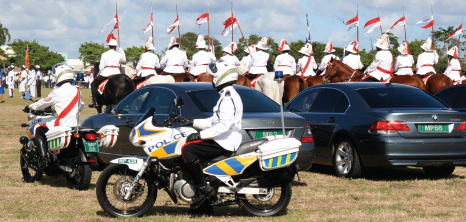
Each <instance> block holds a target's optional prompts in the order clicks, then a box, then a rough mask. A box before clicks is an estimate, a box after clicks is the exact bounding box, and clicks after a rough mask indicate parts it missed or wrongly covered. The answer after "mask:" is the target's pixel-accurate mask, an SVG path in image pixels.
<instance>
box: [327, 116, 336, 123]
mask: <svg viewBox="0 0 466 222" xmlns="http://www.w3.org/2000/svg"><path fill="white" fill-rule="evenodd" d="M334 122H335V117H330V118H328V120H327V123H334Z"/></svg>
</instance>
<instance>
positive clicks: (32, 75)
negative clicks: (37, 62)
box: [27, 70, 36, 97]
mask: <svg viewBox="0 0 466 222" xmlns="http://www.w3.org/2000/svg"><path fill="white" fill-rule="evenodd" d="M27 85H28V87H29V92H30V93H31V97H36V71H34V70H32V71H30V72H29V74H28V83H27Z"/></svg>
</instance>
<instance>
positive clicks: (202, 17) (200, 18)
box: [196, 13, 209, 25]
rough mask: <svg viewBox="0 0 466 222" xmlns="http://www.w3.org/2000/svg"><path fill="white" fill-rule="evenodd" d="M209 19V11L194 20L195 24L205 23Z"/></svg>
mask: <svg viewBox="0 0 466 222" xmlns="http://www.w3.org/2000/svg"><path fill="white" fill-rule="evenodd" d="M208 21H209V13H204V14H202V15H201V16H199V18H197V20H196V24H198V25H201V24H202V23H206V22H208Z"/></svg>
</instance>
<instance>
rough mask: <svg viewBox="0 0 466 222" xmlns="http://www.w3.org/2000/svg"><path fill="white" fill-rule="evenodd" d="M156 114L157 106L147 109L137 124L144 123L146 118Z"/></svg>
mask: <svg viewBox="0 0 466 222" xmlns="http://www.w3.org/2000/svg"><path fill="white" fill-rule="evenodd" d="M154 114H155V108H153V107H152V108H150V109H149V110H147V112H146V113H145V114H144V115H143V116H142V117H141V118H140V119H139V120H138V122H137V123H136V124H135V126H137V125H139V123H142V122H143V121H144V120H146V119H147V118H149V117H151V116H153V115H154ZM154 125H155V124H154Z"/></svg>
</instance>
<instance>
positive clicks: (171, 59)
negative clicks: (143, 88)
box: [160, 47, 188, 73]
mask: <svg viewBox="0 0 466 222" xmlns="http://www.w3.org/2000/svg"><path fill="white" fill-rule="evenodd" d="M160 65H161V67H162V68H163V71H164V72H167V73H185V71H184V69H185V68H187V67H188V57H187V56H186V52H185V51H181V50H180V49H179V48H177V47H173V48H172V49H170V50H168V51H166V52H165V55H164V56H163V57H162V61H160Z"/></svg>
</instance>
